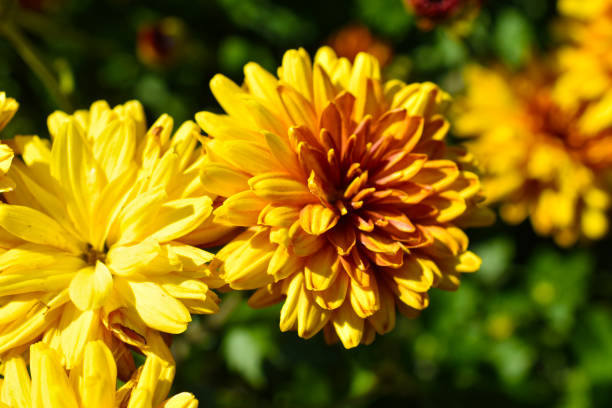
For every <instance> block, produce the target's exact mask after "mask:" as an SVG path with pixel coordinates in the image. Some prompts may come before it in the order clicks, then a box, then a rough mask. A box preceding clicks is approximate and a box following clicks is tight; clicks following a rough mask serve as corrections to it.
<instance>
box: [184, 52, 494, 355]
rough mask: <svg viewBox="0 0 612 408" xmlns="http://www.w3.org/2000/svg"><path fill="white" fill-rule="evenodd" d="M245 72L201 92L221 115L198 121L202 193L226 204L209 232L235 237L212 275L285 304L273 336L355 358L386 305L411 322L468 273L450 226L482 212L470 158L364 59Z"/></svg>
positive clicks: (436, 120) (385, 315) (426, 101)
mask: <svg viewBox="0 0 612 408" xmlns="http://www.w3.org/2000/svg"><path fill="white" fill-rule="evenodd" d="M244 71H245V84H244V86H243V87H240V86H238V85H236V84H235V83H233V82H232V81H230V80H229V79H227V78H226V77H224V76H222V75H217V76H215V77H214V78H213V79H212V81H211V89H212V91H213V93H214V95H215V97H216V98H217V100H218V101H219V103H220V104H221V106H222V107H223V109H224V110H225V111H226V112H227V115H218V114H214V113H210V112H200V113H198V114H197V115H196V120H197V122H198V124H200V126H201V127H202V128H203V129H204V130H205V131H206V132H207V133H208V134H209V135H210V136H211V138H212V139H211V140H210V141H209V142H208V143H207V144H206V150H207V158H206V159H205V163H204V166H203V171H202V182H203V184H204V187H205V188H206V190H208V191H209V192H210V193H211V194H217V195H219V196H221V197H226V199H225V201H224V202H223V204H222V205H221V206H219V207H218V208H217V209H216V210H215V213H214V214H215V221H217V222H219V223H223V224H226V225H230V226H240V227H245V228H246V230H245V231H244V232H243V233H242V234H241V235H239V236H238V237H237V238H235V239H234V240H233V241H232V242H230V243H229V244H227V245H226V246H225V247H224V248H223V249H221V251H219V253H218V254H217V258H216V259H215V260H214V261H213V262H212V263H211V269H215V268H217V269H218V273H219V274H220V276H222V277H223V278H224V279H225V280H226V281H227V283H228V284H229V285H230V287H231V288H233V289H258V290H257V292H256V293H255V294H254V295H253V296H252V297H251V299H250V301H249V302H250V304H251V305H252V306H254V307H263V306H267V305H271V304H274V303H277V302H280V301H282V300H283V299H285V301H284V305H283V308H282V310H281V317H280V328H281V330H283V331H287V330H295V329H297V332H298V334H299V335H300V336H301V337H304V338H309V337H311V336H313V335H315V334H316V333H317V332H319V331H320V330H322V329H324V330H325V334H326V338H327V339H328V340H329V341H333V340H336V339H337V338H339V339H340V340H341V341H342V343H343V345H344V346H345V347H347V348H348V347H355V346H357V345H358V344H359V343H369V342H371V341H372V340H373V339H374V336H375V334H376V333H377V332H378V333H380V334H382V333H386V332H388V331H389V330H391V329H392V328H393V327H394V325H395V313H396V312H395V310H396V307H397V308H398V309H399V311H400V312H402V313H404V314H406V315H408V316H415V315H416V314H418V312H419V311H420V310H422V309H424V308H425V307H427V305H428V304H429V298H428V295H427V292H428V290H429V289H430V288H431V287H439V288H442V289H446V290H454V289H456V288H457V286H458V285H459V277H460V275H461V273H464V272H474V271H476V270H477V269H478V268H479V266H480V259H479V258H478V257H477V256H476V255H475V254H473V253H472V252H470V251H468V250H467V246H468V238H467V236H466V235H465V233H464V232H463V231H462V230H461V229H460V228H459V227H458V225H459V224H460V222H465V223H472V224H475V223H479V222H488V221H489V220H490V216H489V215H490V214H489V213H488V212H487V211H486V210H481V209H477V207H476V205H475V204H476V202H477V201H479V200H480V197H479V190H480V184H479V181H478V177H477V176H476V175H475V174H474V173H472V172H470V171H469V170H467V168H468V167H469V163H468V159H469V157H467V156H466V155H465V153H464V152H463V151H460V150H456V149H452V148H448V147H447V146H446V143H445V137H446V133H447V130H448V123H447V121H446V120H445V119H444V117H443V116H442V115H441V114H440V112H441V111H442V109H443V108H444V106H445V105H446V103H447V102H448V96H447V95H446V94H445V93H444V92H442V91H440V90H439V89H438V87H437V86H436V85H434V84H431V83H423V84H411V85H406V84H404V83H402V82H400V81H395V80H394V81H389V82H386V83H383V82H382V81H381V77H380V69H379V64H378V61H377V59H376V58H375V57H373V56H371V55H369V54H365V53H361V54H359V55H358V56H357V57H356V59H355V63H354V65H352V64H351V63H350V62H349V61H348V60H347V59H345V58H337V56H336V54H335V53H334V51H332V50H331V48H329V47H323V48H321V49H320V50H319V51H318V52H317V55H316V56H315V59H314V65H313V63H312V61H311V59H310V57H309V55H308V54H307V53H306V52H305V51H304V50H302V49H300V50H289V51H287V52H286V53H285V55H284V58H283V63H282V66H281V67H280V68H279V69H278V76H279V78H280V79H277V78H276V77H274V76H273V75H272V74H270V73H269V72H267V71H265V70H264V69H262V68H261V67H260V66H259V65H257V64H255V63H249V64H247V65H246V66H245V69H244ZM336 336H337V337H336Z"/></svg>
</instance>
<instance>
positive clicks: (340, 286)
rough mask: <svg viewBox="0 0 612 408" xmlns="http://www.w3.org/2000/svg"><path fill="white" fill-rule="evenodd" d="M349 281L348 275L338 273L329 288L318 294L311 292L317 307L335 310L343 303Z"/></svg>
mask: <svg viewBox="0 0 612 408" xmlns="http://www.w3.org/2000/svg"><path fill="white" fill-rule="evenodd" d="M350 281H351V280H350V278H349V277H348V275H347V274H346V273H344V272H342V271H340V273H339V274H338V276H337V277H336V279H334V281H333V283H332V284H331V286H330V287H329V288H327V289H325V290H323V291H320V292H313V294H312V295H313V297H314V299H315V301H316V302H317V304H318V305H319V306H321V307H323V308H325V309H329V310H334V309H337V308H339V307H340V306H342V304H343V303H344V301H345V298H346V292H347V290H348V287H349V285H350V283H351V282H350Z"/></svg>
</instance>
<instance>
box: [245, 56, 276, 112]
mask: <svg viewBox="0 0 612 408" xmlns="http://www.w3.org/2000/svg"><path fill="white" fill-rule="evenodd" d="M244 82H245V84H246V85H247V87H248V88H249V92H250V93H251V94H252V95H255V96H256V97H258V98H260V99H261V100H263V101H265V102H266V106H267V107H269V108H270V109H273V108H276V109H278V108H280V106H281V101H280V99H279V97H278V93H277V92H276V87H277V86H278V80H277V79H276V78H275V77H274V75H272V74H271V73H269V72H268V71H266V70H265V69H263V68H262V67H261V66H260V65H259V64H256V63H254V62H249V63H248V64H246V65H245V66H244ZM277 113H280V112H277Z"/></svg>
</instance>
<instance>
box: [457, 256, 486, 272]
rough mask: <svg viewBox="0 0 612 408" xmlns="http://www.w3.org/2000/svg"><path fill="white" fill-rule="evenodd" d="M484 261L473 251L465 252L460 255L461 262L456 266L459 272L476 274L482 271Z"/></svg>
mask: <svg viewBox="0 0 612 408" xmlns="http://www.w3.org/2000/svg"><path fill="white" fill-rule="evenodd" d="M481 264H482V260H481V259H480V257H479V256H478V255H476V254H475V253H473V252H472V251H465V252H464V253H462V254H461V255H459V262H458V263H457V266H455V270H456V271H457V272H463V273H465V272H476V271H477V270H479V269H480V265H481Z"/></svg>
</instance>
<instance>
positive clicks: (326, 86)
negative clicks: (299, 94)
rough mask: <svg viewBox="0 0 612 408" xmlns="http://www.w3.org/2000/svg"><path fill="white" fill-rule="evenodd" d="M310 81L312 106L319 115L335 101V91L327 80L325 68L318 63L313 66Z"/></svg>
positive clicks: (329, 80) (328, 79)
mask: <svg viewBox="0 0 612 408" xmlns="http://www.w3.org/2000/svg"><path fill="white" fill-rule="evenodd" d="M318 55H320V54H319V53H318V52H317V56H318ZM317 56H315V61H317ZM312 81H313V91H314V105H315V108H316V111H317V114H318V115H320V114H321V112H323V110H324V109H325V108H326V107H327V105H329V103H330V102H331V101H333V100H334V99H335V97H336V90H335V88H334V85H333V84H332V81H331V79H330V78H329V75H328V73H327V72H326V71H325V68H323V66H322V65H321V64H320V63H318V62H315V64H314V69H313V78H312Z"/></svg>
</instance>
